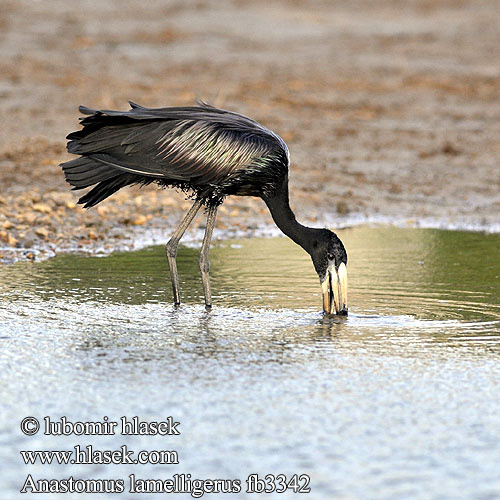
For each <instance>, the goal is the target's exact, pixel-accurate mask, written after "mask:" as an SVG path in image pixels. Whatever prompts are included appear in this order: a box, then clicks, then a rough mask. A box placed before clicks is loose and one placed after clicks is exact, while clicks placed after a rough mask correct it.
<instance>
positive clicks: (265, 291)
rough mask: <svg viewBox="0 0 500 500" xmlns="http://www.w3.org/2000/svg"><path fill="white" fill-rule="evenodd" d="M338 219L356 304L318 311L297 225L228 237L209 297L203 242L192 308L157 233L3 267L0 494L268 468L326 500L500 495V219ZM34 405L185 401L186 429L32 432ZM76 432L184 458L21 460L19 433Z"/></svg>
mask: <svg viewBox="0 0 500 500" xmlns="http://www.w3.org/2000/svg"><path fill="white" fill-rule="evenodd" d="M339 236H340V237H341V238H342V240H343V241H344V243H345V245H346V248H347V250H348V254H349V264H348V270H349V286H350V298H349V305H350V314H349V316H348V318H347V319H345V318H339V319H329V318H323V316H322V315H321V313H320V310H321V296H320V287H319V283H318V279H317V277H316V275H315V273H314V271H313V267H312V264H311V262H310V259H309V257H308V256H307V255H306V254H304V253H303V251H302V250H301V249H300V248H299V247H297V246H295V245H294V244H293V243H291V242H290V241H288V240H287V239H286V238H276V239H254V240H241V241H222V242H219V243H216V244H215V245H214V247H213V248H212V250H211V264H212V270H211V281H212V287H213V299H214V309H213V310H212V311H211V312H209V313H207V312H206V311H205V310H204V308H203V307H202V305H201V304H202V303H203V296H202V287H201V280H200V277H199V272H198V267H197V253H198V250H197V249H193V248H182V249H181V250H180V254H179V258H178V261H179V271H180V276H181V294H182V299H183V301H184V303H183V305H182V306H181V307H180V308H178V309H176V308H174V307H173V306H172V305H171V303H170V302H171V296H172V295H171V290H170V282H169V275H168V268H167V264H166V261H165V257H164V252H163V249H162V248H158V247H154V248H147V249H144V250H141V251H138V252H133V253H119V254H114V255H112V256H110V257H106V258H88V257H82V256H73V255H67V256H60V257H57V258H55V259H52V260H49V261H47V262H44V263H40V264H34V265H32V264H25V263H18V264H15V265H12V266H8V267H4V268H1V269H0V290H1V292H2V302H1V305H0V307H1V309H0V314H1V315H2V321H1V322H0V347H1V354H0V356H1V357H0V361H1V363H2V370H1V373H0V396H1V399H2V408H1V410H0V431H1V433H0V437H1V443H2V446H1V449H2V453H5V454H6V459H5V460H3V463H5V464H8V465H7V466H5V467H2V471H1V472H0V474H3V475H5V481H2V482H3V484H5V485H6V489H5V496H3V497H2V498H17V496H16V495H17V493H16V491H18V490H19V488H20V487H21V486H22V483H23V481H24V479H25V477H26V474H27V473H32V474H33V475H34V476H37V477H39V478H40V477H69V476H70V475H73V476H79V477H84V478H85V477H87V478H88V477H122V478H126V477H127V475H128V474H129V473H131V472H135V473H136V474H137V475H140V476H142V477H151V478H167V477H171V476H172V474H174V473H180V472H185V473H190V474H192V476H193V477H198V478H212V479H214V478H220V477H224V478H240V479H241V480H242V482H243V484H244V479H245V478H246V477H247V476H248V474H251V473H254V472H258V473H260V474H263V475H265V474H279V473H285V474H288V475H291V474H294V473H297V474H309V475H310V476H311V487H312V488H313V490H312V491H313V493H312V494H311V498H314V499H316V498H318V499H321V498H370V499H376V498H384V499H387V498H398V499H400V498H405V499H407V498H454V499H456V498H468V499H472V498H496V497H497V496H500V476H499V474H498V467H497V465H496V464H498V462H499V461H500V439H498V436H499V435H500V417H499V415H500V398H499V397H498V394H500V235H487V234H479V233H461V232H452V231H438V230H417V229H394V228H379V229H369V228H355V229H352V230H344V231H339ZM27 415H34V416H36V417H43V416H44V415H52V416H54V417H60V416H61V415H66V416H68V417H69V418H73V419H74V420H80V421H81V420H99V419H102V417H103V415H107V416H109V418H110V419H112V418H115V419H118V418H119V417H120V416H122V415H129V416H132V415H138V416H140V417H141V418H142V419H144V420H155V419H159V418H161V417H166V416H168V415H173V416H174V417H175V418H176V419H177V420H180V421H181V423H182V428H183V433H182V435H181V436H179V437H178V438H176V439H170V440H168V441H167V442H166V443H165V442H161V443H160V442H159V440H158V438H157V437H144V436H143V437H135V438H133V439H132V438H130V437H127V438H126V437H123V436H119V435H118V436H113V437H110V436H108V437H106V438H104V437H97V438H96V437H94V438H86V439H83V441H82V440H81V439H77V438H75V437H74V436H68V437H61V438H48V437H46V436H45V437H44V436H43V435H37V436H33V437H25V436H23V435H22V434H21V433H20V431H19V430H18V429H19V427H18V420H20V419H21V418H22V417H23V416H27ZM80 442H81V443H82V444H89V443H90V442H93V443H95V445H96V446H100V447H101V448H103V447H108V448H109V447H112V448H119V446H121V445H122V444H128V445H129V447H130V448H137V449H139V448H140V449H161V448H166V449H177V450H178V452H179V456H180V464H179V465H175V466H174V465H168V466H153V465H136V466H116V465H114V466H105V465H94V466H84V465H72V466H69V465H68V466H57V467H55V466H48V465H44V466H33V465H32V466H26V465H23V464H22V462H21V461H20V458H19V449H64V448H65V447H66V448H67V449H71V448H72V447H73V446H74V445H75V444H78V443H80ZM9 494H10V495H11V496H10V497H9V496H8V495H9ZM246 496H247V495H246V494H245V493H243V492H242V493H240V494H239V495H236V496H234V497H231V496H228V497H224V496H222V497H221V498H246ZM254 496H255V495H254ZM295 496H296V495H293V494H292V493H291V492H289V493H287V494H284V495H283V494H281V495H277V496H276V498H292V497H294V498H295ZM140 497H141V496H140V495H139V496H137V495H135V496H134V495H131V494H129V495H128V496H127V495H124V496H120V498H140ZM156 497H157V498H163V497H164V494H158V495H157V496H155V495H150V496H148V498H156ZM265 497H266V498H272V496H269V495H267V496H265ZM47 498H48V497H47ZM53 498H59V497H57V496H54V497H53ZM65 498H66V497H65ZM67 498H80V497H78V495H77V496H75V497H72V496H71V495H68V496H67ZM179 498H183V496H182V495H179ZM257 498H259V496H257Z"/></svg>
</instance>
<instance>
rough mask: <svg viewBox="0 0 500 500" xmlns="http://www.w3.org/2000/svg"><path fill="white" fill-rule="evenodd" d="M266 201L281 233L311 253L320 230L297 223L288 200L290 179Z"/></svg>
mask: <svg viewBox="0 0 500 500" xmlns="http://www.w3.org/2000/svg"><path fill="white" fill-rule="evenodd" d="M264 201H265V203H266V205H267V207H268V208H269V211H270V212H271V215H272V217H273V220H274V222H275V223H276V225H277V226H278V227H279V228H280V229H281V231H282V232H283V233H284V234H286V235H287V236H288V237H289V238H290V239H292V240H293V241H294V242H295V243H297V245H300V246H301V247H302V248H303V249H304V250H305V251H306V252H308V253H311V252H310V250H311V244H312V241H313V239H314V237H315V233H316V231H318V229H314V228H310V227H307V226H304V225H302V224H300V222H297V219H296V218H295V214H294V213H293V212H292V209H291V208H290V201H289V199H288V178H285V180H284V182H283V184H282V186H281V188H280V189H279V190H278V191H277V192H276V193H275V194H274V195H273V196H272V197H269V198H267V197H266V198H264Z"/></svg>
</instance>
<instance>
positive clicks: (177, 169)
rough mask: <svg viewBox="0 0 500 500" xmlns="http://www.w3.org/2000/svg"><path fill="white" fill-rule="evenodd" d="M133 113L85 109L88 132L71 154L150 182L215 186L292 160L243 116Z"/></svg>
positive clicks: (188, 110) (75, 136)
mask: <svg viewBox="0 0 500 500" xmlns="http://www.w3.org/2000/svg"><path fill="white" fill-rule="evenodd" d="M131 105H132V109H131V110H130V111H96V110H91V109H89V108H85V107H81V108H80V110H81V112H82V113H84V114H88V115H90V116H88V117H85V118H83V119H82V125H84V128H83V129H82V130H80V131H78V132H74V133H72V134H70V135H69V136H68V139H69V140H70V142H69V143H68V151H69V152H70V153H74V154H79V155H82V156H85V157H88V158H90V159H92V160H94V161H98V162H100V163H101V164H107V165H111V166H113V167H116V168H118V169H120V170H122V171H124V172H129V173H133V174H139V175H144V176H147V177H150V178H157V179H167V180H173V181H181V182H183V181H189V182H191V183H192V184H193V185H199V184H206V183H214V182H217V181H219V180H222V179H226V178H227V177H228V176H230V175H231V174H232V173H233V172H235V171H237V170H239V169H241V168H245V167H247V166H251V165H252V164H253V163H254V162H255V161H259V160H260V159H263V158H266V159H271V157H276V158H278V157H281V158H282V157H283V154H284V153H285V155H287V154H288V150H287V148H286V145H285V143H284V142H283V141H282V139H280V138H279V137H278V136H277V135H276V134H274V133H273V132H271V131H270V130H268V129H266V128H265V127H263V126H262V125H260V124H259V123H257V122H255V121H253V120H251V119H250V118H247V117H244V116H242V115H239V114H236V113H232V112H229V111H224V110H219V109H217V108H213V107H211V106H208V105H205V104H204V105H201V106H196V107H184V108H159V109H148V108H143V107H140V106H138V105H136V104H133V103H131Z"/></svg>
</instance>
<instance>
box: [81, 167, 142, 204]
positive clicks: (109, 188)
mask: <svg viewBox="0 0 500 500" xmlns="http://www.w3.org/2000/svg"><path fill="white" fill-rule="evenodd" d="M136 182H137V176H136V175H133V174H126V173H121V174H118V175H116V176H114V177H112V178H110V179H107V180H105V181H101V182H99V184H97V186H94V188H92V189H91V190H90V191H89V192H88V193H87V194H86V195H84V196H82V197H81V198H80V199H79V200H78V203H81V204H83V207H84V208H90V207H93V206H94V205H97V204H98V203H100V202H101V201H102V200H104V199H106V198H107V197H108V196H111V195H112V194H114V193H116V192H117V191H118V190H119V189H121V188H122V187H125V186H128V185H130V184H135V183H136Z"/></svg>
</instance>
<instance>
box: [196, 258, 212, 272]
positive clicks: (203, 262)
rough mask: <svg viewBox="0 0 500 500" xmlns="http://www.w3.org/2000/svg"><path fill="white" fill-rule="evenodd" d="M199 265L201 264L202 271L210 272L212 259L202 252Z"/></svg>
mask: <svg viewBox="0 0 500 500" xmlns="http://www.w3.org/2000/svg"><path fill="white" fill-rule="evenodd" d="M198 265H199V266H200V271H201V272H202V273H208V272H209V271H210V261H209V260H208V257H205V256H204V255H203V254H200V257H199V258H198Z"/></svg>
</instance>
